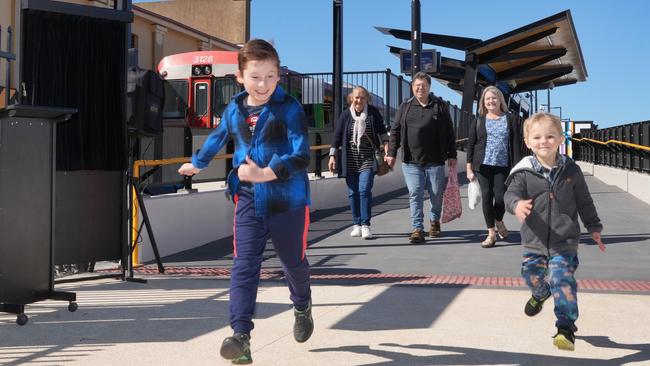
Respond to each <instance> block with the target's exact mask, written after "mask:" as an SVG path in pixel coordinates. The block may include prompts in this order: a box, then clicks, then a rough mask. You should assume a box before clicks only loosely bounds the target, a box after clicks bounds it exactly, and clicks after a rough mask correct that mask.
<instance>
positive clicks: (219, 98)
mask: <svg viewBox="0 0 650 366" xmlns="http://www.w3.org/2000/svg"><path fill="white" fill-rule="evenodd" d="M213 85H214V91H213V93H212V95H213V98H214V99H213V100H214V103H212V112H213V113H214V115H215V116H218V117H221V115H222V114H223V111H224V109H226V106H227V105H228V103H230V99H231V98H232V97H233V95H235V94H237V93H239V92H240V91H241V90H242V87H241V85H240V84H238V83H237V80H236V79H235V78H234V77H228V76H226V77H219V78H215V83H214V84H213Z"/></svg>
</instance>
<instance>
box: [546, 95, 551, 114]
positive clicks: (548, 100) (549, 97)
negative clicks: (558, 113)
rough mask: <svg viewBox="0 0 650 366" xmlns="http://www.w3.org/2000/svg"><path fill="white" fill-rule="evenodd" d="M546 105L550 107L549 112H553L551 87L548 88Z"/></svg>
mask: <svg viewBox="0 0 650 366" xmlns="http://www.w3.org/2000/svg"><path fill="white" fill-rule="evenodd" d="M546 106H547V107H548V111H547V112H548V113H551V89H546Z"/></svg>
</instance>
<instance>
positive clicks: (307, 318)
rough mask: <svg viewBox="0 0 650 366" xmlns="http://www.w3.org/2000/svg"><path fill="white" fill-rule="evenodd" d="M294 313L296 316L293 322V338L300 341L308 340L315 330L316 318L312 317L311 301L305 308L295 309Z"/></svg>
mask: <svg viewBox="0 0 650 366" xmlns="http://www.w3.org/2000/svg"><path fill="white" fill-rule="evenodd" d="M293 315H294V317H295V318H296V320H295V322H294V323H293V338H294V339H295V340H296V342H298V343H303V342H307V340H308V339H309V337H311V334H312V333H313V332H314V319H313V318H312V317H311V301H310V302H309V305H307V309H305V310H302V311H299V310H296V309H293Z"/></svg>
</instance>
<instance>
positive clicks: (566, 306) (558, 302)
mask: <svg viewBox="0 0 650 366" xmlns="http://www.w3.org/2000/svg"><path fill="white" fill-rule="evenodd" d="M578 264H579V261H578V256H563V255H555V256H552V257H551V258H550V260H549V258H548V257H547V256H545V255H541V254H534V253H524V260H523V263H522V266H521V275H522V277H523V278H524V280H525V281H526V284H527V285H528V287H529V288H530V291H531V292H532V293H533V296H535V298H537V299H543V298H545V297H547V296H548V295H549V294H551V295H553V299H554V300H555V310H554V311H555V317H556V318H557V320H556V322H555V326H556V327H558V328H564V329H571V328H572V327H573V324H574V323H575V321H576V319H578V315H579V312H578V294H577V293H578V284H577V283H576V279H575V277H573V274H574V273H575V271H576V269H577V268H578ZM547 275H548V281H547V280H546V276H547Z"/></svg>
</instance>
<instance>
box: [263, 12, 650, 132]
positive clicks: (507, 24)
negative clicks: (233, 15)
mask: <svg viewBox="0 0 650 366" xmlns="http://www.w3.org/2000/svg"><path fill="white" fill-rule="evenodd" d="M251 4H252V10H251V18H252V19H251V36H252V37H253V38H263V39H266V40H272V41H273V42H274V43H275V46H276V48H277V49H278V52H279V53H280V57H281V59H282V64H283V65H286V66H288V67H289V68H291V69H292V70H295V71H298V72H330V71H331V70H332V1H331V0H274V1H271V0H253V1H252V3H251ZM567 9H569V10H571V15H572V17H573V22H574V24H575V27H576V32H577V34H578V40H579V42H580V46H581V48H582V52H583V55H584V58H585V63H586V67H587V72H588V78H587V81H586V82H583V83H578V84H574V85H568V86H563V87H559V88H555V89H553V90H552V91H551V105H553V106H561V107H562V115H563V116H562V117H563V118H571V119H573V120H593V121H594V122H596V123H597V124H598V125H599V127H600V128H603V127H608V126H614V125H619V124H626V123H633V122H639V121H645V120H648V119H650V113H649V112H648V104H650V93H649V92H648V90H647V88H648V87H649V86H650V76H648V75H649V74H648V71H647V63H648V62H649V61H648V60H650V41H649V38H650V25H649V24H648V23H649V22H650V18H648V17H649V16H650V1H646V0H619V1H605V0H595V1H554V0H545V1H507V0H504V1H484V2H479V1H469V0H453V1H441V0H422V1H421V17H422V31H423V32H429V33H440V34H449V35H457V36H466V37H472V38H480V39H488V38H492V37H495V36H498V35H500V34H503V33H505V32H508V31H511V30H513V29H516V28H519V27H521V26H524V25H527V24H529V23H532V22H534V21H537V20H540V19H542V18H545V17H548V16H550V15H553V14H556V13H559V12H561V11H564V10H567ZM374 26H382V27H389V28H400V29H410V27H411V1H410V0H372V1H369V0H343V32H344V36H343V46H344V48H343V69H344V71H367V70H384V69H386V68H390V69H391V70H394V72H395V71H396V70H399V60H398V59H397V57H395V56H393V55H391V54H389V53H388V48H387V47H386V45H389V44H390V45H395V46H398V47H402V48H410V42H409V41H402V40H397V39H395V38H393V37H390V36H386V35H383V34H381V33H379V32H378V31H377V30H375V28H374ZM425 46H426V45H425ZM431 47H433V46H431ZM439 50H440V51H441V52H442V55H443V56H447V57H453V58H458V59H463V58H464V57H463V54H462V53H461V52H460V51H456V50H451V49H444V48H443V49H439ZM432 90H433V92H434V93H436V94H438V95H441V96H442V97H444V98H445V99H448V100H450V101H451V102H452V103H454V104H457V105H460V100H461V97H460V95H459V94H458V93H456V92H453V91H451V90H450V89H447V88H446V87H444V86H442V85H441V84H438V83H434V85H433V87H432ZM539 102H540V103H546V92H545V91H544V92H541V94H540V95H539ZM553 112H555V113H558V110H557V109H554V110H553Z"/></svg>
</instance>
